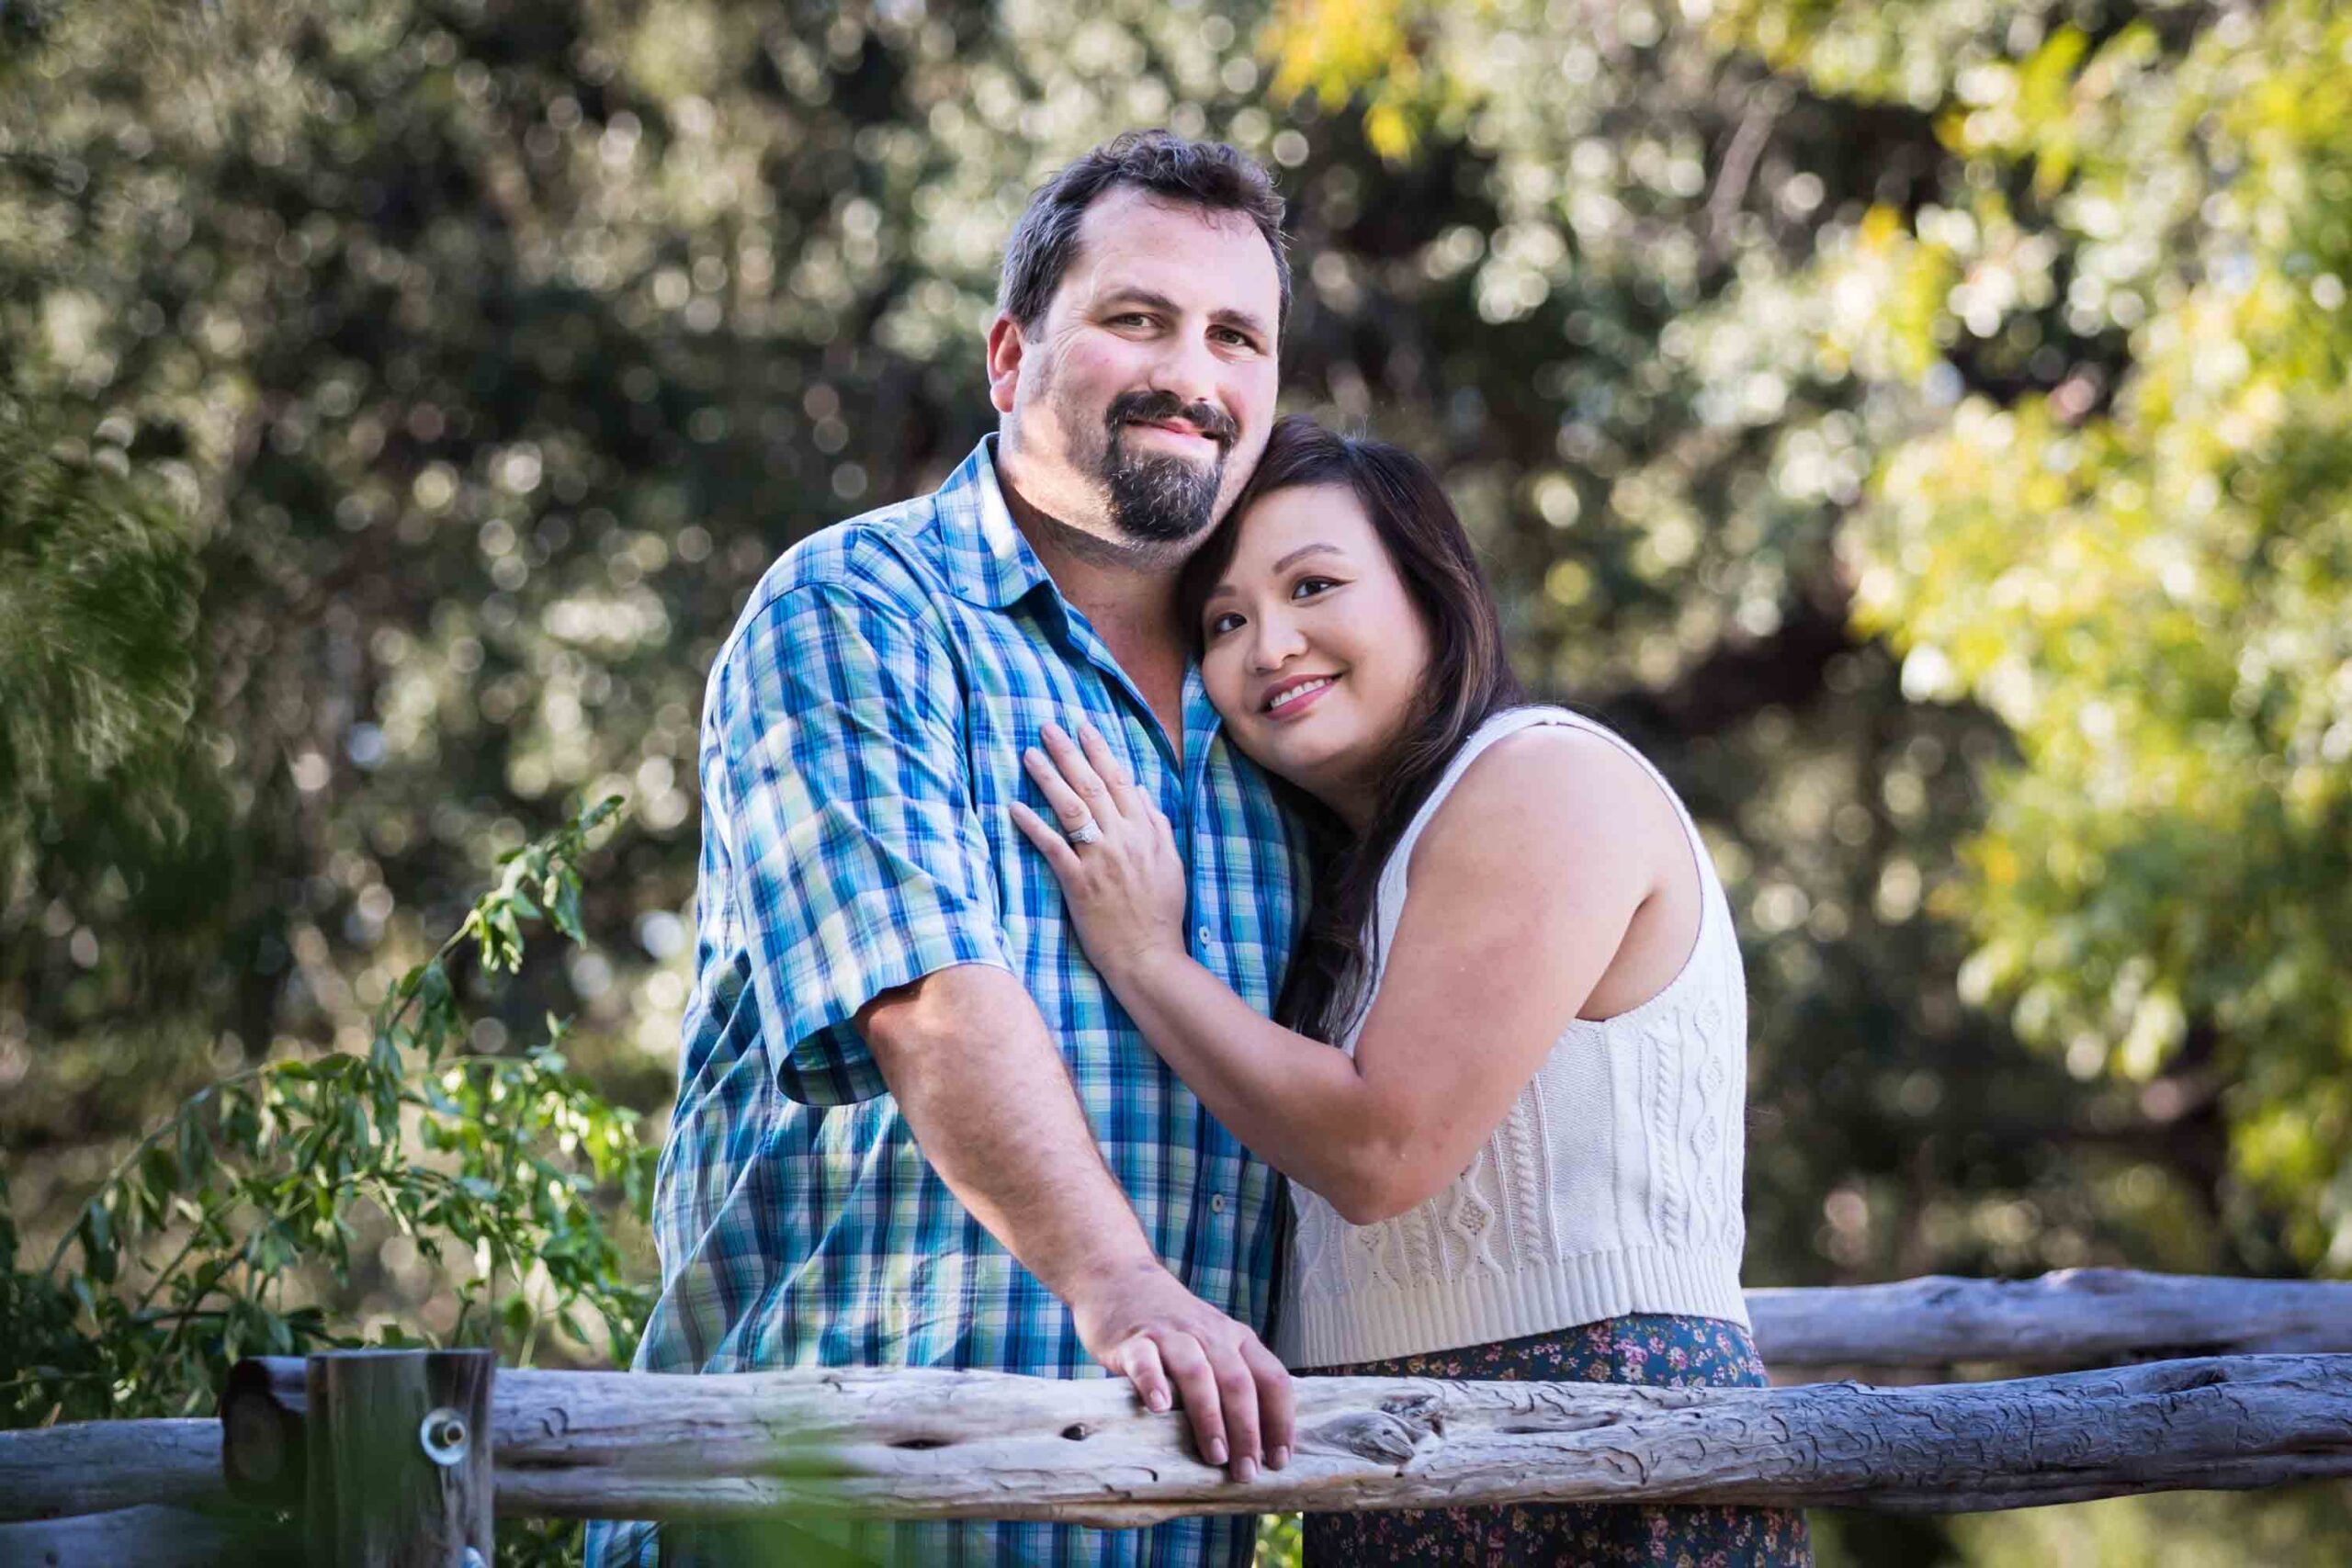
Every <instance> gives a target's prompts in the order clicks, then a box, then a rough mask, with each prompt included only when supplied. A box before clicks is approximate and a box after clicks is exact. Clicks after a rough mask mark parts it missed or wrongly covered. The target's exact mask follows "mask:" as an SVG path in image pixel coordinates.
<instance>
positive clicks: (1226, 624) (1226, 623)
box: [1209, 610, 1241, 637]
mask: <svg viewBox="0 0 2352 1568" xmlns="http://www.w3.org/2000/svg"><path fill="white" fill-rule="evenodd" d="M1240 624H1241V617H1240V616H1238V615H1235V614H1234V613H1233V612H1232V611H1230V610H1227V612H1226V613H1225V614H1224V615H1213V616H1211V617H1210V618H1209V636H1211V637H1223V636H1224V635H1225V634H1226V633H1227V632H1229V631H1231V630H1232V629H1233V628H1234V627H1236V626H1239V625H1240Z"/></svg>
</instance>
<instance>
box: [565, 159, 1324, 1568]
mask: <svg viewBox="0 0 2352 1568" xmlns="http://www.w3.org/2000/svg"><path fill="white" fill-rule="evenodd" d="M1281 215H1282V202H1281V198H1280V197H1278V196H1277V195H1276V194H1275V192H1274V190H1273V188H1272V183H1271V182H1270V181H1269V180H1268V178H1267V176H1266V175H1265V172H1264V171H1263V170H1262V169H1261V168H1260V167H1258V166H1257V165H1256V164H1253V163H1250V161H1249V160H1247V159H1245V158H1243V157H1241V156H1240V155H1238V154H1237V153H1235V152H1232V151H1231V150H1230V149H1227V148H1224V147H1217V146H1210V145H1204V144H1201V143H1195V142H1189V141H1182V140H1180V139H1178V138H1175V137H1173V136H1170V135H1168V134H1165V133H1159V132H1152V133H1129V134H1127V135H1125V136H1122V137H1120V138H1118V139H1117V140H1115V141H1112V142H1109V143H1107V144H1106V145H1104V146H1103V147H1101V148H1098V149H1096V150H1095V151H1094V152H1090V153H1089V154H1087V155H1086V156H1085V157H1083V158H1081V159H1080V160H1079V161H1078V162H1077V163H1075V164H1071V165H1070V166H1069V168H1068V169H1066V170H1064V171H1063V172H1062V173H1061V174H1060V175H1058V176H1057V177H1056V178H1055V179H1054V180H1053V181H1052V182H1051V183H1050V184H1048V185H1047V186H1046V187H1045V188H1044V189H1042V190H1041V191H1040V192H1039V193H1038V194H1037V196H1036V197H1035V199H1034V200H1033V201H1032V203H1031V205H1030V207H1029V209H1028V211H1027V212H1026V213H1025V214H1024V215H1023V218H1022V220H1021V222H1020V224H1019V226H1018V228H1017V229H1016V230H1015V231H1014V233H1013V236H1012V241H1011V243H1010V244H1009V245H1008V247H1007V250H1006V255H1005V262H1004V275H1003V284H1002V288H1001V297H1000V301H999V303H1000V310H999V313H998V315H997V317H996V320H995V321H994V324H993V325H992V327H991V328H990V330H989V338H988V374H989V390H990V396H991V400H993V402H994V403H995V405H996V408H997V410H998V412H1000V414H1001V416H1002V418H1001V427H1000V431H999V434H997V435H996V436H994V437H991V438H989V439H986V440H983V441H982V442H981V444H980V446H979V447H978V449H977V450H976V451H974V452H973V454H972V455H971V457H969V458H968V459H967V460H966V462H965V463H964V465H963V467H962V468H959V469H957V470H956V474H955V475H954V476H953V477H952V478H950V479H948V481H947V482H946V484H945V485H944V486H943V487H942V488H941V489H940V490H939V491H937V492H936V493H935V494H933V495H930V496H926V497H923V498H921V499H919V500H916V501H912V502H906V503H904V504H903V505H899V506H896V507H891V508H888V509H886V510H884V511H881V512H877V513H872V514H870V515H868V516H865V517H863V518H859V519H857V520H855V521H854V522H852V523H849V524H845V525H841V526H839V527H835V528H831V529H828V530H825V531H824V532H822V533H820V534H819V535H817V536H814V537H812V538H810V539H808V540H806V541H804V542H803V543H802V544H800V545H798V546H797V547H794V548H793V549H792V550H790V551H788V552H786V555H785V556H784V558H782V559H781V560H779V561H778V562H777V563H776V565H775V567H774V568H773V569H772V570H770V571H769V572H768V574H767V576H766V577H765V578H764V579H763V581H762V583H761V585H760V587H759V589H758V591H757V592H755V593H754V594H753V596H752V604H751V605H750V607H749V608H748V609H747V610H746V611H745V613H744V615H743V617H742V619H741V622H740V623H739V624H738V626H737V627H736V629H735V632H734V635H733V636H732V637H730V638H729V641H728V643H727V645H726V646H725V647H724V648H723V649H722V650H721V651H720V654H719V656H718V661H717V663H716V664H715V666H714V667H713V669H712V671H711V677H710V685H709V692H708V696H707V703H706V710H705V714H704V718H703V738H702V761H701V774H702V788H703V801H704V814H705V815H704V832H703V859H702V868H701V886H700V891H699V896H698V901H697V908H698V915H697V921H698V926H699V942H698V945H697V949H696V956H697V963H698V965H699V970H700V974H699V978H698V981H697V983H696V987H695V994H694V997H693V998H692V1000H691V1001H690V1003H689V1004H688V1008H687V1016H686V1021H685V1038H684V1050H683V1056H682V1060H681V1062H680V1075H681V1077H680V1094H679V1098H678V1106H677V1111H676V1113H675V1119H674V1121H673V1126H672V1129H671V1136H670V1140H669V1144H668V1145H667V1147H666V1148H665V1149H664V1151H663V1158H662V1172H661V1179H660V1183H659V1190H658V1193H657V1196H656V1201H655V1205H654V1207H655V1215H654V1223H655V1231H656V1239H657V1240H658V1242H659V1244H660V1247H661V1251H662V1275H663V1288H662V1296H661V1299H660V1301H659V1303H657V1305H656V1306H655V1309H654V1312H653V1316H652V1319H651V1323H650V1326H649V1328H648V1331H647V1334H646V1337H645V1341H644V1343H643V1345H642V1346H641V1347H640V1348H639V1352H638V1356H637V1361H636V1365H637V1366H638V1368H639V1369H640V1370H646V1371H713V1372H718V1371H754V1370H763V1369H772V1368H778V1367H793V1366H909V1367H978V1368H989V1369H993V1370H998V1371H1013V1372H1026V1373H1035V1374H1043V1375H1048V1376H1083V1375H1100V1372H1099V1371H1098V1368H1100V1369H1108V1370H1109V1371H1112V1372H1115V1373H1119V1374H1123V1375H1125V1376H1126V1377H1128V1378H1129V1379H1131V1380H1132V1381H1133V1382H1134V1383H1135V1385H1136V1390H1137V1392H1138V1393H1139V1394H1140V1395H1141V1396H1142V1397H1143V1398H1145V1399H1146V1400H1147V1401H1148V1403H1150V1404H1152V1405H1153V1406H1154V1407H1156V1408H1160V1409H1165V1408H1168V1407H1169V1406H1170V1403H1171V1401H1172V1402H1173V1403H1175V1404H1181V1405H1182V1407H1183V1409H1184V1411H1185V1415H1186V1419H1187V1421H1188V1423H1189V1425H1190V1427H1191V1430H1192V1432H1193V1440H1194V1442H1195V1445H1196V1447H1197V1449H1198V1450H1199V1451H1200V1452H1201V1454H1202V1455H1203V1456H1204V1458H1205V1459H1207V1460H1208V1461H1209V1462H1211V1463H1216V1464H1223V1465H1226V1466H1227V1467H1228V1469H1229V1472H1230V1473H1231V1474H1232V1475H1233V1476H1234V1477H1236V1478H1237V1479H1239V1480H1247V1479H1249V1478H1250V1477H1251V1476H1253V1475H1254V1474H1256V1473H1257V1472H1258V1469H1259V1467H1260V1466H1261V1465H1264V1464H1274V1465H1279V1464H1280V1463H1282V1462H1283V1461H1284V1460H1285V1459H1286V1458H1287V1447H1288V1444H1289V1441H1290V1419H1291V1415H1290V1399H1291V1390H1290V1384H1289V1381H1288V1378H1287V1376H1286V1375H1285V1374H1284V1373H1283V1370H1282V1367H1281V1365H1280V1364H1279V1363H1278V1362H1277V1361H1275V1359H1273V1357H1272V1355H1271V1354H1270V1353H1269V1352H1268V1351H1267V1350H1266V1349H1265V1348H1264V1346H1263V1345H1262V1344H1261V1343H1260V1341H1259V1338H1258V1337H1257V1334H1256V1333H1255V1332H1254V1330H1255V1329H1256V1328H1259V1327H1261V1326H1262V1325H1263V1324H1264V1321H1265V1316H1266V1312H1267V1308H1268V1305H1269V1303H1268V1301H1267V1294H1268V1285H1269V1280H1270V1276H1271V1273H1272V1269H1273V1265H1274V1235H1275V1224H1274V1221H1275V1207H1274V1206H1275V1203H1276V1201H1277V1200H1278V1198H1279V1196H1280V1194H1279V1190H1278V1187H1277V1185H1276V1182H1275V1179H1274V1178H1273V1175H1272V1172H1271V1171H1270V1170H1268V1169H1267V1168H1266V1167H1265V1166H1264V1165H1262V1164H1261V1163H1260V1162H1259V1161H1257V1160H1255V1159H1252V1158H1251V1157H1250V1156H1249V1155H1248V1153H1247V1152H1246V1151H1245V1150H1243V1149H1242V1148H1241V1147H1240V1145H1238V1144H1237V1143H1236V1142H1235V1141H1234V1140H1233V1137H1232V1136H1231V1134H1228V1133H1227V1131H1226V1130H1225V1129H1224V1128H1223V1127H1222V1126H1221V1125H1219V1124H1218V1123H1217V1122H1216V1121H1215V1119H1213V1118H1212V1117H1211V1116H1209V1114H1208V1113H1207V1112H1206V1111H1204V1110H1203V1109H1202V1108H1201V1106H1200V1104H1199V1102H1198V1101H1197V1100H1194V1099H1193V1095H1192V1094H1191V1092H1190V1091H1188V1090H1187V1089H1185V1088H1184V1087H1183V1086H1182V1083H1180V1082H1179V1081H1177V1079H1176V1078H1175V1077H1173V1076H1172V1075H1170V1073H1169V1072H1168V1070H1167V1069H1166V1068H1165V1067H1164V1066H1161V1064H1160V1063H1159V1059H1158V1058H1157V1057H1156V1056H1155V1055H1153V1054H1152V1053H1151V1051H1150V1050H1149V1048H1148V1046H1147V1045H1146V1044H1145V1043H1144V1041H1143V1040H1142V1038H1141V1037H1140V1035H1139V1034H1138V1033H1137V1032H1136V1030H1135V1027H1134V1025H1133V1024H1132V1023H1131V1022H1130V1021H1129V1020H1128V1019H1127V1017H1126V1015H1125V1012H1124V1011H1122V1010H1120V1009H1119V1007H1118V1006H1117V1004H1116V1003H1115V1002H1114V1000H1113V999H1112V998H1111V996H1110V994H1109V992H1108V990H1107V989H1106V988H1105V987H1104V986H1103V983H1102V981H1101V979H1100V978H1099V977H1098V976H1096V975H1095V973H1094V971H1093V970H1092V969H1091V967H1090V966H1089V965H1088V964H1087V963H1086V960H1085V958H1084V956H1083V955H1082V953H1080V948H1079V944H1078V940H1077V937H1076V935H1075V933H1074V932H1073V931H1071V930H1070V928H1069V925H1068V923H1067V916H1066V911H1065V910H1064V908H1063V906H1062V903H1061V898H1060V895H1059V892H1058V890H1057V887H1056V886H1055V883H1054V880H1053V876H1052V874H1051V873H1050V872H1049V871H1048V870H1047V868H1046V865H1045V863H1044V862H1043V861H1042V860H1040V859H1039V858H1038V857H1037V856H1036V854H1035V852H1034V851H1033V850H1031V849H1030V848H1029V847H1028V845H1027V844H1026V843H1024V842H1023V839H1022V837H1021V834H1020V832H1019V829H1017V828H1016V827H1015V826H1014V824H1013V821H1012V816H1011V814H1010V812H1009V809H1008V808H1009V807H1011V805H1012V803H1013V802H1014V801H1016V800H1025V801H1026V802H1027V803H1028V804H1029V805H1030V806H1031V807H1035V808H1039V809H1041V810H1042V809H1044V801H1043V797H1042V795H1039V794H1038V793H1037V792H1036V790H1035V786H1034V784H1031V783H1030V782H1029V780H1028V779H1027V777H1026V775H1025V773H1024V772H1023V766H1022V752H1023V749H1024V748H1028V747H1034V746H1035V745H1037V744H1038V740H1039V736H1040V732H1041V730H1042V728H1043V727H1044V726H1045V725H1046V724H1047V723H1049V722H1050V723H1056V724H1059V725H1062V726H1064V727H1067V728H1076V727H1077V726H1078V725H1079V724H1080V723H1081V722H1085V723H1091V725H1092V726H1093V727H1094V728H1096V729H1097V730H1099V731H1100V733H1101V734H1102V735H1103V738H1104V739H1106V740H1107V741H1108V742H1109V744H1110V746H1111V747H1112V749H1113V750H1114V752H1116V753H1117V754H1118V755H1119V756H1120V757H1121V758H1122V759H1123V760H1124V761H1125V764H1126V766H1127V768H1128V771H1129V773H1131V775H1132V776H1133V777H1134V778H1135V780H1136V785H1137V787H1138V788H1140V789H1142V790H1145V791H1147V792H1148V793H1149V795H1151V797H1152V798H1153V799H1154V800H1155V801H1156V802H1157V803H1158V804H1159V807H1160V809H1161V810H1162V811H1164V812H1165V813H1166V814H1167V815H1168V817H1169V818H1170V820H1171V821H1172V822H1173V823H1174V824H1175V825H1176V828H1177V833H1178V838H1179V840H1180V842H1182V844H1183V845H1184V846H1185V852H1186V858H1187V862H1188V864H1189V866H1190V869H1191V874H1192V887H1191V897H1190V902H1191V908H1190V911H1189V919H1188V925H1189V927H1190V929H1191V931H1192V932H1193V951H1194V953H1195V954H1196V956H1198V957H1199V958H1200V960H1201V962H1202V963H1204V964H1207V965H1208V966H1209V967H1211V968H1212V969H1214V970H1216V972H1217V973H1218V974H1219V975H1221V976H1224V977H1225V978H1226V979H1227V981H1228V982H1229V983H1230V984H1232V986H1233V987H1235V988H1236V989H1237V990H1238V992H1239V993H1240V994H1241V995H1242V996H1243V997H1245V998H1249V999H1250V1001H1252V1002H1253V1003H1255V1004H1256V1005H1257V1006H1259V1007H1260V1008H1261V1009H1266V1008H1270V1007H1271V1006H1272V1000H1273V997H1274V993H1275V990H1276V988H1277V987H1278V985H1279V983H1280V980H1281V976H1282V971H1283V964H1284V963H1285V961H1286V959H1287V957H1288V953H1289V948H1290V942H1291V938H1292V935H1293V928H1294V925H1295V887H1296V886H1303V882H1302V876H1301V874H1302V868H1301V866H1300V865H1299V864H1298V863H1297V862H1296V860H1295V852H1294V851H1293V849H1292V846H1291V844H1290V842H1289V840H1288V838H1287V836H1286V834H1285V831H1284V827H1283V820H1282V818H1281V815H1280V813H1279V811H1278V810H1277V808H1276V807H1275V804H1274V801H1273V799H1272V795H1271V794H1270V792H1269V791H1268V789H1267V788H1266V786H1265V784H1264V782H1263V780H1262V779H1261V777H1260V776H1259V775H1258V774H1257V773H1255V772H1254V771H1253V770H1251V769H1250V767H1249V766H1248V764H1247V763H1245V762H1242V761H1238V759H1237V758H1236V757H1235V756H1234V755H1233V754H1232V753H1231V752H1230V751H1229V750H1228V749H1227V746H1226V744H1225V742H1224V741H1223V740H1222V739H1220V738H1219V736H1218V733H1217V725H1216V714H1215V712H1214V710H1212V709H1211V708H1210V706H1209V705H1208V701H1207V698H1206V696H1205V694H1204V692H1203V690H1202V687H1201V683H1200V679H1199V675H1198V672H1197V671H1196V670H1195V669H1194V668H1193V665H1192V663H1191V660H1190V658H1189V654H1188V649H1189V639H1188V638H1187V637H1186V636H1185V635H1184V629H1183V628H1182V627H1180V626H1177V625H1176V624H1175V617H1174V611H1173V599H1174V586H1175V577H1176V572H1177V570H1178V568H1179V567H1180V566H1181V564H1182V561H1183V559H1184V558H1185V557H1186V555H1187V554H1189V553H1190V551H1191V549H1192V548H1193V547H1194V546H1195V545H1197V544H1198V543H1199V542H1200V540H1201V539H1202V538H1203V537H1204V536H1205V534H1206V533H1207V531H1208V529H1209V528H1210V526H1211V525H1213V524H1214V523H1215V522H1216V520H1217V519H1218V518H1219V517H1220V516H1222V515H1223V513H1225V511H1226V509H1227V507H1229V506H1230V505H1231V503H1232V502H1233V499H1234V496H1235V495H1236V493H1237V492H1238V491H1239V490H1240V488H1241V486H1242V484H1243V483H1244V482H1245V481H1246V479H1248V477H1249V475H1250V470H1251V469H1252V468H1254V466H1255V465H1256V462H1257V459H1258V455H1259V453H1260V452H1261V451H1262V450H1263V448H1264V445H1265V440H1266V435H1267V432H1268V429H1269V427H1270V425H1271V423H1272V417H1273V412H1274V395H1275V351H1276V348H1277V344H1278V333H1279V332H1280V328H1281V323H1282V321H1283V315H1284V313H1285V311H1286V310H1287V309H1288V306H1289V296H1290V277H1289V270H1288V265H1287V263H1286V261H1285V260H1284V258H1283V252H1282V241H1281V234H1280V222H1281ZM1085 826H1086V825H1085V824H1084V823H1066V824H1065V827H1066V828H1067V829H1071V830H1074V831H1078V832H1080V833H1082V832H1083V831H1084V829H1085ZM1090 1358H1091V1359H1090ZM1249 1525H1250V1520H1249V1519H1248V1517H1246V1516H1244V1517H1239V1518H1234V1517H1218V1518H1201V1519H1187V1520H1180V1521H1177V1522H1175V1523H1172V1524H1170V1525H1165V1526H1161V1527H1159V1528H1158V1529H1151V1530H1138V1531H1095V1530H1084V1529H1076V1528H1073V1527H1056V1526H1048V1525H1043V1524H1020V1523H1003V1522H995V1523H989V1522H982V1523H975V1524H961V1525H925V1526H913V1525H899V1526H886V1527H868V1528H866V1529H861V1530H855V1531H852V1530H847V1529H835V1530H834V1531H833V1532H832V1534H831V1539H837V1540H846V1542H847V1544H849V1545H850V1546H851V1547H852V1548H853V1549H854V1550H855V1551H857V1552H858V1553H859V1554H860V1555H862V1556H871V1557H882V1558H886V1559H896V1560H904V1561H919V1562H989V1563H998V1562H1008V1563H1010V1562H1018V1563H1033V1562H1034V1563H1056V1564H1059V1563H1088V1564H1092V1563H1182V1564H1187V1565H1190V1564H1195V1563H1232V1564H1242V1563H1246V1562H1248V1561H1249V1559H1250V1529H1249ZM653 1534H654V1532H653V1531H652V1530H651V1529H650V1527H647V1526H619V1527H610V1526H599V1527H597V1528H596V1529H594V1530H593V1531H592V1534H591V1540H590V1553H589V1555H590V1561H592V1562H595V1561H599V1560H600V1552H601V1553H602V1556H601V1560H602V1561H604V1562H631V1561H654V1560H656V1558H655V1557H654V1555H653V1549H654V1541H653ZM660 1535H661V1537H662V1541H663V1542H664V1543H666V1545H667V1546H668V1548H669V1550H668V1551H667V1554H666V1561H668V1562H673V1563H674V1562H678V1561H680V1560H682V1559H684V1560H692V1561H711V1562H739V1561H752V1560H763V1559H760V1558H759V1557H758V1555H757V1552H758V1549H757V1548H756V1547H755V1546H753V1545H752V1544H750V1542H751V1541H752V1532H747V1531H743V1530H740V1529H718V1528H714V1527H707V1526H704V1527H693V1528H685V1527H679V1526H671V1527H667V1528H665V1529H662V1531H661V1532H660ZM806 1546H807V1543H806V1542H804V1543H803V1546H802V1548H800V1549H806ZM800 1549H796V1550H800ZM764 1560H767V1561H784V1560H785V1554H776V1553H773V1552H772V1553H771V1554H770V1555H769V1556H768V1557H767V1558H766V1559H764Z"/></svg>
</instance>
